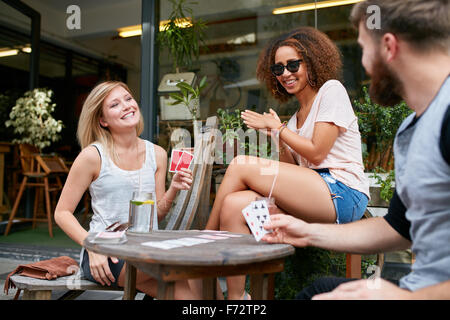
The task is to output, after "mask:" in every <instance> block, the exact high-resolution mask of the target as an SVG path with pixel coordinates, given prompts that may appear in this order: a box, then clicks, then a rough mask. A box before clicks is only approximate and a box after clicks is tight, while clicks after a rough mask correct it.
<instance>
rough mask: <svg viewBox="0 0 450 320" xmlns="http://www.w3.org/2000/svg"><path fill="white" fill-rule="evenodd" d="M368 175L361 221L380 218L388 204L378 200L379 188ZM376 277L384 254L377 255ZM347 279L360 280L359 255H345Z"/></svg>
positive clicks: (381, 266) (367, 174) (381, 267)
mask: <svg viewBox="0 0 450 320" xmlns="http://www.w3.org/2000/svg"><path fill="white" fill-rule="evenodd" d="M369 175H370V174H369V173H366V176H367V177H368V178H369V181H370V198H371V200H370V201H369V204H368V206H367V209H366V212H364V217H363V219H371V218H374V217H382V216H384V215H385V214H386V213H387V210H388V207H389V203H387V202H386V201H384V200H382V199H381V198H380V186H379V185H376V184H375V183H374V181H373V180H372V179H371V178H370V177H369ZM375 264H376V266H377V267H378V270H377V271H376V273H377V274H376V276H379V275H380V274H381V270H382V269H383V265H384V253H378V254H377V261H376V263H375ZM345 276H346V277H347V278H358V279H360V278H361V255H359V254H350V253H347V254H346V275H345Z"/></svg>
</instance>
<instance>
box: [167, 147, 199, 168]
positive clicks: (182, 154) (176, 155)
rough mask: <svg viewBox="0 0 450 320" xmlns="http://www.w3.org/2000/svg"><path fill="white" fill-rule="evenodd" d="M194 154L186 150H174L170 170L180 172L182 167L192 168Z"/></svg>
mask: <svg viewBox="0 0 450 320" xmlns="http://www.w3.org/2000/svg"><path fill="white" fill-rule="evenodd" d="M193 159H194V155H193V154H192V153H190V152H187V151H184V150H176V149H173V150H172V157H171V161H170V167H169V172H178V171H180V170H181V169H182V168H185V169H190V166H191V163H192V160H193Z"/></svg>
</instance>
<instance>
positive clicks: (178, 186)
mask: <svg viewBox="0 0 450 320" xmlns="http://www.w3.org/2000/svg"><path fill="white" fill-rule="evenodd" d="M191 185H192V171H191V170H189V169H185V168H181V169H180V170H179V171H177V173H176V174H175V175H174V176H173V178H172V182H171V184H170V186H171V187H172V188H174V189H175V190H187V189H189V188H190V187H191Z"/></svg>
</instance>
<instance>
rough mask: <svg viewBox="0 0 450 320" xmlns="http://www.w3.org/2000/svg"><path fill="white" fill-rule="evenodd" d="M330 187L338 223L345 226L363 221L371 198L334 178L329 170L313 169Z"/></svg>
mask: <svg viewBox="0 0 450 320" xmlns="http://www.w3.org/2000/svg"><path fill="white" fill-rule="evenodd" d="M313 170H314V171H316V172H317V173H318V174H319V175H320V176H321V177H322V179H323V180H324V181H325V182H326V184H327V185H328V189H330V194H331V199H332V200H333V203H334V208H335V210H336V223H338V224H343V223H348V222H352V221H356V220H359V219H361V217H362V216H363V215H364V211H366V207H367V203H368V202H369V198H367V196H366V195H365V194H364V193H362V192H360V191H358V190H355V189H352V188H350V187H347V186H346V185H345V184H343V183H342V182H340V181H339V180H336V179H335V178H333V177H332V176H331V174H330V170H328V169H313Z"/></svg>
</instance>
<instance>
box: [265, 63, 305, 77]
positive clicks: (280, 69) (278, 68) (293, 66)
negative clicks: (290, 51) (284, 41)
mask: <svg viewBox="0 0 450 320" xmlns="http://www.w3.org/2000/svg"><path fill="white" fill-rule="evenodd" d="M302 61H303V60H302V59H298V60H293V61H289V62H288V63H286V65H285V66H284V65H283V64H281V63H277V64H273V65H271V66H270V71H272V73H273V75H274V76H277V77H279V76H281V75H282V74H283V73H284V68H286V69H288V71H289V72H292V73H294V72H297V71H298V68H300V62H302Z"/></svg>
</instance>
